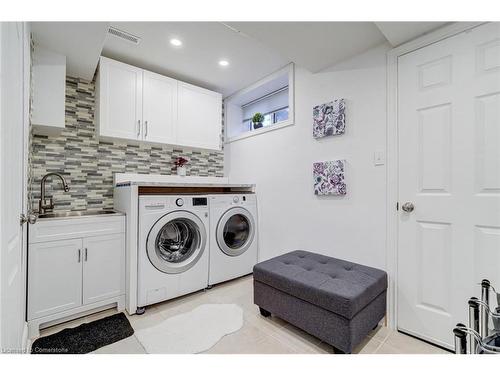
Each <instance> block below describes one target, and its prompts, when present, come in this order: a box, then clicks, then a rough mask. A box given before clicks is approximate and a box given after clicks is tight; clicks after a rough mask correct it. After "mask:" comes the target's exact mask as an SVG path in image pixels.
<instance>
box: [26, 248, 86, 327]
mask: <svg viewBox="0 0 500 375" xmlns="http://www.w3.org/2000/svg"><path fill="white" fill-rule="evenodd" d="M28 260H29V265H28V272H29V275H30V276H29V278H28V319H30V320H31V319H36V318H40V317H42V316H47V315H51V314H55V313H58V312H61V311H65V310H69V309H73V308H75V307H78V306H80V305H81V304H82V261H83V251H82V240H81V239H79V238H78V239H72V240H61V241H51V242H40V243H32V244H30V247H29V253H28Z"/></svg>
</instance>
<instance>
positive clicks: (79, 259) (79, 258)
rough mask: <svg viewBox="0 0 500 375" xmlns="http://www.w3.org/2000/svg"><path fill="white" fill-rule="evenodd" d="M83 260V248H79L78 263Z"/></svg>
mask: <svg viewBox="0 0 500 375" xmlns="http://www.w3.org/2000/svg"><path fill="white" fill-rule="evenodd" d="M81 261H82V249H78V263H80V262H81Z"/></svg>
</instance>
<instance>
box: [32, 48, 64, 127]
mask: <svg viewBox="0 0 500 375" xmlns="http://www.w3.org/2000/svg"><path fill="white" fill-rule="evenodd" d="M65 105H66V56H63V55H60V54H57V53H54V52H52V51H49V50H46V49H44V48H42V47H40V46H36V47H35V49H34V53H33V111H32V114H31V122H32V124H33V131H34V132H35V133H36V134H42V135H58V134H59V133H60V132H61V131H62V130H64V126H65V119H66V112H65Z"/></svg>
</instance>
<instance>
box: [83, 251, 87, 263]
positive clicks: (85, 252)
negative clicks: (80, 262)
mask: <svg viewBox="0 0 500 375" xmlns="http://www.w3.org/2000/svg"><path fill="white" fill-rule="evenodd" d="M83 251H84V254H85V255H84V256H85V261H87V248H85V249H84V250H83Z"/></svg>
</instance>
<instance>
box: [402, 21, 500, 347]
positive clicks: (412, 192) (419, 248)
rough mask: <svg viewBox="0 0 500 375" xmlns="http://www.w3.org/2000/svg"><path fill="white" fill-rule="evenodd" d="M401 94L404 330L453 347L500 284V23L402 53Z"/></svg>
mask: <svg viewBox="0 0 500 375" xmlns="http://www.w3.org/2000/svg"><path fill="white" fill-rule="evenodd" d="M398 95H399V103H398V111H399V118H398V124H399V125H398V126H399V142H400V143H399V202H400V203H399V205H400V209H399V250H398V252H399V253H398V298H397V305H398V329H400V330H402V331H404V332H408V333H410V334H413V335H415V336H418V337H421V338H423V339H426V340H429V341H431V342H434V343H436V344H439V345H442V346H445V347H448V348H452V346H453V334H452V329H453V327H454V326H455V324H457V323H458V322H463V323H467V300H468V299H469V298H470V297H471V296H474V295H475V296H478V295H479V289H478V287H477V284H478V283H479V282H480V281H481V280H482V279H483V278H488V279H490V280H491V281H492V282H493V284H494V285H496V286H497V288H498V287H500V24H498V23H497V24H487V25H484V26H481V27H478V28H476V29H474V30H472V31H470V32H466V33H462V34H459V35H456V36H454V37H451V38H448V39H445V40H443V41H440V42H438V43H435V44H432V45H430V46H428V47H425V48H422V49H419V50H417V51H415V52H412V53H409V54H407V55H404V56H402V57H400V58H399V61H398ZM406 202H411V203H412V204H413V205H414V210H413V211H410V210H408V211H410V212H407V211H404V210H402V208H404V207H402V205H404V203H406Z"/></svg>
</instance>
